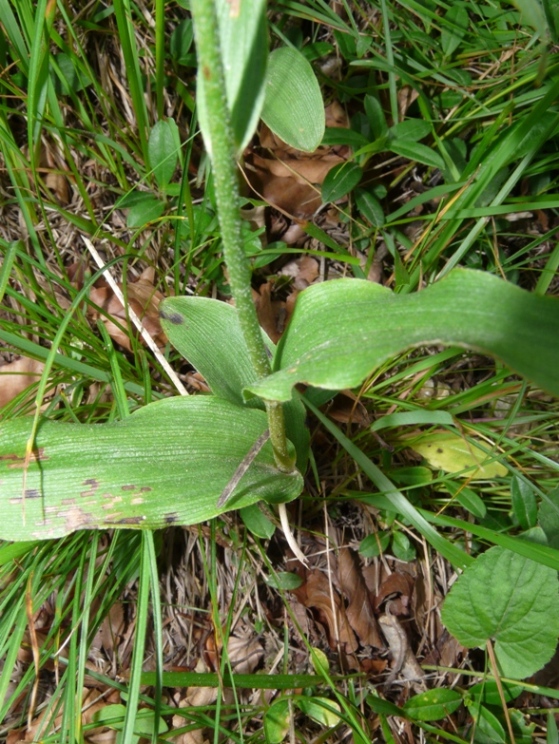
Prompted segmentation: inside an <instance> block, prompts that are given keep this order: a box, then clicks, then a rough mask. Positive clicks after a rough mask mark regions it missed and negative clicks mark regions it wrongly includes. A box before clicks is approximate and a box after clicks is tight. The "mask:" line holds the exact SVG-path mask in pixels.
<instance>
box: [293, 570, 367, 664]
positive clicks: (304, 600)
mask: <svg viewBox="0 0 559 744" xmlns="http://www.w3.org/2000/svg"><path fill="white" fill-rule="evenodd" d="M293 594H294V595H295V597H296V598H297V599H298V601H299V602H300V603H301V604H302V605H304V606H305V607H306V608H307V609H309V610H312V611H313V614H314V615H315V619H316V620H317V622H319V623H321V624H322V625H323V626H324V628H325V630H326V633H327V635H328V643H329V645H330V647H331V648H333V649H335V648H336V647H337V646H338V644H339V645H341V646H343V647H344V650H345V651H346V653H353V652H355V651H356V650H357V649H358V647H359V643H358V642H357V639H356V637H355V634H354V632H353V630H352V629H351V626H350V624H349V622H348V618H347V615H346V611H345V609H344V606H343V603H342V601H341V598H340V595H339V594H338V593H337V592H335V591H334V592H331V591H330V584H329V582H328V578H327V577H326V576H325V575H324V574H323V573H322V571H317V570H312V571H309V572H308V573H307V576H306V581H305V583H304V584H302V585H301V586H300V587H299V588H298V589H295V590H293Z"/></svg>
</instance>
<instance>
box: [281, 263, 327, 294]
mask: <svg viewBox="0 0 559 744" xmlns="http://www.w3.org/2000/svg"><path fill="white" fill-rule="evenodd" d="M318 270H319V264H318V261H317V260H316V258H313V257H312V256H301V258H297V259H295V260H294V261H289V263H286V264H285V266H284V267H283V268H282V269H281V270H280V272H279V273H280V274H281V275H282V276H289V277H291V279H292V284H291V286H292V287H293V288H294V289H297V290H299V291H300V292H301V291H303V289H306V288H307V287H308V286H310V285H311V284H313V283H314V282H315V281H316V280H317V279H318Z"/></svg>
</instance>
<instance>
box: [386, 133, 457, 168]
mask: <svg viewBox="0 0 559 744" xmlns="http://www.w3.org/2000/svg"><path fill="white" fill-rule="evenodd" d="M387 147H388V149H389V150H390V151H391V152H394V153H396V155H401V156H402V157H404V158H407V159H408V160H415V161H417V162H418V163H423V164H424V165H430V166H431V167H432V168H438V169H439V170H443V169H444V167H445V162H444V160H443V159H442V157H441V156H440V155H439V153H438V152H435V150H433V149H432V148H431V147H427V145H422V144H421V143H420V142H407V141H406V140H401V139H397V140H392V141H391V142H389V143H388V145H387Z"/></svg>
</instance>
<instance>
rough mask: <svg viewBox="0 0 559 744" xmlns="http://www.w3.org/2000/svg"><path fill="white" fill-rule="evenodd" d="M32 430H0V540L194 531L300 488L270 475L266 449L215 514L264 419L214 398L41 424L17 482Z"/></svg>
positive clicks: (293, 479)
mask: <svg viewBox="0 0 559 744" xmlns="http://www.w3.org/2000/svg"><path fill="white" fill-rule="evenodd" d="M31 424H32V420H31V419H30V418H22V419H16V420H13V421H8V422H6V423H4V424H2V425H1V426H0V512H1V513H2V521H1V522H0V539H2V540H36V539H47V538H53V537H61V536H63V535H67V534H68V533H70V532H74V531H75V530H78V529H102V528H123V527H129V528H130V527H132V528H137V529H143V528H146V529H158V528H161V527H165V526H166V525H170V524H175V525H188V524H197V523H198V522H202V521H204V520H206V519H210V518H212V517H215V516H217V515H218V514H220V513H222V512H224V511H228V510H230V509H232V508H234V509H237V508H242V507H246V506H249V505H251V504H254V503H256V502H257V501H259V500H265V501H268V502H271V503H272V502H273V503H276V502H282V501H291V500H292V499H295V498H297V496H298V495H299V494H300V492H301V490H302V486H303V481H302V477H301V475H300V474H299V473H298V472H294V473H290V474H285V473H281V472H279V471H278V470H277V469H276V467H275V461H274V456H273V452H272V448H271V444H270V442H269V441H268V442H267V443H266V444H265V445H264V447H263V448H262V450H261V451H260V453H259V454H258V456H257V457H256V459H255V460H254V461H253V463H252V464H251V465H250V467H249V468H248V470H247V472H246V473H245V474H244V476H243V477H242V478H241V480H240V482H239V483H238V485H237V486H236V488H235V490H234V492H233V497H232V498H231V499H230V501H229V502H228V504H227V507H226V508H224V509H218V507H217V501H218V499H219V497H220V496H221V494H222V492H223V490H224V489H225V488H226V486H227V485H228V484H229V482H230V481H231V479H232V477H233V475H234V474H235V472H236V471H237V468H238V466H239V464H240V463H241V462H242V460H243V459H244V457H245V456H246V455H247V453H248V452H249V451H250V449H251V447H252V446H253V445H254V443H255V442H256V440H257V439H258V438H259V437H260V436H261V435H262V434H263V433H264V432H265V430H266V428H267V419H266V415H265V413H264V412H262V411H258V410H254V409H249V408H246V407H245V408H240V407H239V406H235V405H233V404H232V403H229V402H228V401H226V400H221V399H219V398H215V397H214V396H194V397H191V398H167V399H165V400H161V401H157V402H156V403H152V404H150V405H148V406H145V407H144V408H141V409H140V410H138V411H136V412H135V413H134V414H132V415H131V416H129V417H128V418H126V419H125V420H124V421H119V422H117V423H114V424H66V423H60V422H52V421H44V422H42V423H41V424H40V426H39V430H38V433H37V437H36V440H35V445H36V446H35V450H34V453H33V456H32V458H31V461H30V462H29V466H28V468H27V474H26V477H25V479H24V469H25V467H24V466H25V447H26V442H27V439H28V437H29V435H30V432H31ZM22 496H24V499H23V500H22Z"/></svg>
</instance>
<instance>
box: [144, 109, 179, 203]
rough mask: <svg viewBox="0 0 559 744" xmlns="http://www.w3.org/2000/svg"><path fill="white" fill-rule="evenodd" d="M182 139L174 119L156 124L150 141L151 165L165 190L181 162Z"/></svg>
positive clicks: (163, 120) (158, 181)
mask: <svg viewBox="0 0 559 744" xmlns="http://www.w3.org/2000/svg"><path fill="white" fill-rule="evenodd" d="M179 152H180V138H179V133H178V128H177V125H176V124H175V122H174V120H173V119H162V120H161V121H158V122H157V124H155V125H154V126H153V128H152V130H151V132H150V135H149V140H148V155H149V164H150V167H151V169H152V171H153V174H154V176H155V179H156V181H157V184H158V186H159V187H160V188H162V189H164V188H165V187H166V186H167V184H168V183H169V181H170V180H171V178H172V177H173V173H174V172H175V168H176V167H177V163H178V160H179Z"/></svg>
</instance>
